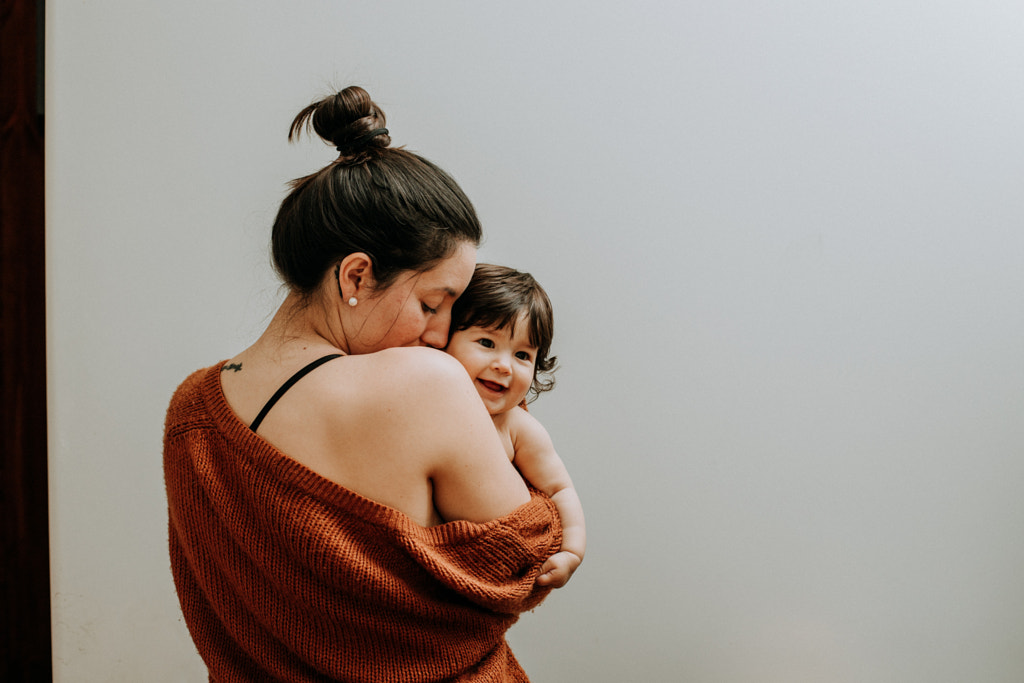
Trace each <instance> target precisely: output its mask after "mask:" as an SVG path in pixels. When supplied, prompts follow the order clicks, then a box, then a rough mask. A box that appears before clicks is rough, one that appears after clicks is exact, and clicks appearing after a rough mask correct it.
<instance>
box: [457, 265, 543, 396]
mask: <svg viewBox="0 0 1024 683" xmlns="http://www.w3.org/2000/svg"><path fill="white" fill-rule="evenodd" d="M522 314H525V315H526V323H527V324H528V325H529V330H528V333H529V338H530V344H532V345H533V346H536V347H537V361H536V364H535V365H534V368H533V384H532V385H531V386H530V391H529V392H528V394H527V396H528V400H530V401H532V400H533V399H535V398H537V396H538V395H539V394H540V393H541V392H544V391H550V390H551V389H553V388H554V387H555V378H554V377H553V376H552V373H554V371H555V370H556V365H557V362H558V358H557V357H556V356H551V357H550V358H549V357H548V354H549V353H550V352H551V342H552V340H553V339H554V336H555V315H554V311H553V309H552V308H551V300H550V299H548V295H547V292H545V291H544V288H543V287H541V286H540V284H539V283H538V282H537V281H536V280H535V279H533V276H532V275H530V274H529V273H521V272H519V271H518V270H515V269H514V268H508V267H506V266H495V265H491V264H489V263H478V264H477V266H476V270H475V271H474V272H473V279H472V280H470V281H469V286H468V287H466V291H464V292H463V293H462V296H460V297H459V298H458V299H457V300H456V301H455V305H454V306H453V307H452V326H451V331H450V332H449V335H448V338H449V339H451V335H453V334H455V333H456V332H458V331H460V330H466V329H469V328H470V327H486V328H491V329H498V330H503V329H505V328H506V327H508V326H510V325H511V330H510V331H511V332H512V333H513V334H515V330H516V322H517V321H518V320H519V317H520V315H522ZM542 376H543V377H542Z"/></svg>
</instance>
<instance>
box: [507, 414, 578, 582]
mask: <svg viewBox="0 0 1024 683" xmlns="http://www.w3.org/2000/svg"><path fill="white" fill-rule="evenodd" d="M513 412H514V414H511V415H509V417H510V418H511V420H510V422H509V435H510V436H511V438H512V446H513V448H514V449H515V458H514V459H513V461H512V462H513V464H514V465H515V466H516V468H517V469H518V470H519V472H520V474H522V475H523V478H524V479H526V480H527V481H528V482H530V484H532V485H533V487H534V488H536V489H539V490H540V491H543V492H544V493H545V494H546V495H547V496H548V497H550V498H551V500H552V502H554V504H555V507H556V508H557V510H558V516H559V517H560V518H561V520H562V548H561V550H560V551H559V552H558V553H557V554H555V555H554V556H552V557H551V558H550V559H548V561H547V562H546V563H545V564H544V566H543V567H542V568H541V575H540V577H538V579H537V583H539V584H540V585H542V586H546V585H551V586H554V587H555V588H559V587H561V586H563V585H565V583H566V582H567V581H568V580H569V578H570V577H571V576H572V573H573V572H574V571H576V568H577V567H579V565H580V563H581V562H583V555H584V553H585V552H586V549H587V531H586V522H585V520H584V517H583V506H582V505H581V504H580V498H579V495H578V494H577V493H576V488H575V487H574V486H573V483H572V478H571V477H570V476H569V471H568V470H567V469H566V467H565V463H563V462H562V459H561V458H560V457H558V453H556V452H555V447H554V444H553V443H552V442H551V437H550V436H549V435H548V431H547V430H546V429H544V426H543V425H542V424H541V423H540V422H539V421H538V420H537V419H536V418H535V417H533V416H532V415H530V414H529V413H528V412H526V411H525V410H522V409H520V408H514V409H513Z"/></svg>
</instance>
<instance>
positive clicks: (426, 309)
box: [420, 303, 437, 315]
mask: <svg viewBox="0 0 1024 683" xmlns="http://www.w3.org/2000/svg"><path fill="white" fill-rule="evenodd" d="M420 305H421V306H423V312H424V313H429V314H430V315H434V314H436V313H437V309H436V308H431V307H430V306H428V305H426V304H424V303H421V304H420Z"/></svg>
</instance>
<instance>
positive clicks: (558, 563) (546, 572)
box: [537, 550, 583, 588]
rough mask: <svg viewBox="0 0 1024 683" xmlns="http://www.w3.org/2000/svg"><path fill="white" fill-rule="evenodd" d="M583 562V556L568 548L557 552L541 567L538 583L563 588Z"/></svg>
mask: <svg viewBox="0 0 1024 683" xmlns="http://www.w3.org/2000/svg"><path fill="white" fill-rule="evenodd" d="M582 562H583V558H581V557H580V556H579V555H576V554H575V553H570V552H569V551H567V550H563V551H561V552H557V553H555V554H554V555H552V556H551V557H549V558H548V561H547V562H545V563H544V564H543V565H542V566H541V568H540V576H538V577H537V585H538V586H543V587H547V586H550V587H551V588H561V587H562V586H564V585H565V584H567V583H569V579H570V578H571V577H572V574H573V572H575V571H576V568H577V567H579V566H580V563H582Z"/></svg>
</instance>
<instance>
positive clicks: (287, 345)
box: [253, 292, 348, 356]
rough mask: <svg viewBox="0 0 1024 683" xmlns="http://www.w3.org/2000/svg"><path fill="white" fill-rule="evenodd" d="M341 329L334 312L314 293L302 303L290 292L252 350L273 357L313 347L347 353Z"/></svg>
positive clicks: (301, 300)
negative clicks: (258, 349)
mask: <svg viewBox="0 0 1024 683" xmlns="http://www.w3.org/2000/svg"><path fill="white" fill-rule="evenodd" d="M332 321H333V323H334V324H332ZM340 328H341V326H340V325H339V324H338V323H337V311H335V310H332V309H331V308H330V307H328V306H325V305H324V304H323V302H322V301H321V300H320V298H319V297H318V296H317V295H316V294H314V295H313V297H312V299H310V300H306V301H304V300H303V298H302V297H301V296H300V295H298V294H295V293H294V292H291V293H289V294H288V296H287V297H286V298H285V300H284V302H282V304H281V306H280V307H279V308H278V309H277V312H276V313H275V314H274V317H273V318H272V319H271V321H270V324H269V325H268V326H267V329H266V330H265V331H264V332H263V334H262V335H260V338H259V339H258V340H257V341H256V343H255V344H253V348H254V349H255V348H256V347H259V348H260V350H261V351H263V352H264V353H269V354H271V355H275V356H277V355H282V356H287V355H291V354H292V353H298V352H300V351H303V350H305V349H308V348H316V347H324V348H325V349H326V348H333V349H337V350H340V351H342V352H343V353H348V348H347V341H346V340H345V339H344V335H342V334H340Z"/></svg>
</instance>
